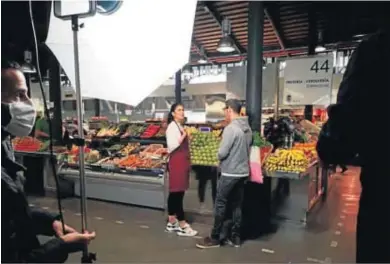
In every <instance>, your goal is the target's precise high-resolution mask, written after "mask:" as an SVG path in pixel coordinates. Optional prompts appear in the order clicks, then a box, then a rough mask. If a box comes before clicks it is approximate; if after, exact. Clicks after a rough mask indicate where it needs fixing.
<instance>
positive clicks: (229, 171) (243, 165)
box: [218, 117, 252, 177]
mask: <svg viewBox="0 0 390 264" xmlns="http://www.w3.org/2000/svg"><path fill="white" fill-rule="evenodd" d="M251 144H252V130H251V128H250V127H249V123H248V118H247V117H239V118H236V119H234V120H233V121H232V122H231V123H230V124H229V125H228V126H227V127H225V129H224V130H223V134H222V141H221V144H220V147H219V151H218V159H219V161H220V168H221V175H222V176H228V177H248V176H249V172H250V168H249V153H250V145H251Z"/></svg>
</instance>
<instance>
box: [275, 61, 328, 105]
mask: <svg viewBox="0 0 390 264" xmlns="http://www.w3.org/2000/svg"><path fill="white" fill-rule="evenodd" d="M332 76H333V56H316V57H309V58H299V59H291V60H287V61H286V67H285V68H284V89H283V104H284V105H329V104H330V100H331V92H332Z"/></svg>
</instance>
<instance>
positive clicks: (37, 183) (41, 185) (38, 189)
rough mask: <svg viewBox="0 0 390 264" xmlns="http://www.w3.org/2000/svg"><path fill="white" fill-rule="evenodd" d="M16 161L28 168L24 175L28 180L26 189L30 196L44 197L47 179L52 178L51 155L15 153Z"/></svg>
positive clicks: (45, 153)
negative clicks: (50, 174)
mask: <svg viewBox="0 0 390 264" xmlns="http://www.w3.org/2000/svg"><path fill="white" fill-rule="evenodd" d="M15 159H16V161H17V162H18V163H20V164H23V165H24V167H26V168H28V169H27V171H26V172H25V173H24V175H23V176H24V178H25V179H26V182H25V185H24V188H25V191H26V193H27V194H28V195H36V196H44V195H45V191H46V189H45V187H46V179H48V178H49V177H50V176H49V175H47V174H48V173H50V170H49V168H50V153H47V152H29V151H15Z"/></svg>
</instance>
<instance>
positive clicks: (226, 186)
mask: <svg viewBox="0 0 390 264" xmlns="http://www.w3.org/2000/svg"><path fill="white" fill-rule="evenodd" d="M226 111H227V116H228V119H229V121H230V124H229V125H228V126H227V127H226V128H225V129H224V131H223V134H222V141H221V145H220V148H219V151H218V159H219V161H220V169H221V178H220V179H219V182H218V187H217V197H216V200H215V208H214V214H215V215H214V226H213V228H212V230H211V235H210V237H206V238H205V239H203V240H202V241H200V242H199V243H197V244H196V246H197V247H198V248H213V247H219V246H220V245H221V244H224V243H225V242H226V243H227V244H229V245H232V246H235V247H239V246H240V245H241V206H242V201H243V197H244V186H245V182H246V180H247V178H248V176H249V172H250V167H249V153H250V145H251V143H252V130H251V128H250V126H249V123H248V119H247V117H241V116H240V112H241V103H240V102H239V101H238V100H235V99H231V100H228V101H226ZM228 207H230V208H231V212H232V222H233V225H232V228H231V232H229V233H230V234H229V233H228V234H226V235H227V237H226V238H225V237H221V232H222V229H223V226H224V222H225V221H226V220H228V219H226V216H227V213H228V209H227V208H228Z"/></svg>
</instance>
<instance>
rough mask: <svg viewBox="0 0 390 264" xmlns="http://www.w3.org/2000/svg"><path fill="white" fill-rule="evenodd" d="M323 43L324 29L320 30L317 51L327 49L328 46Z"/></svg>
mask: <svg viewBox="0 0 390 264" xmlns="http://www.w3.org/2000/svg"><path fill="white" fill-rule="evenodd" d="M323 43H324V38H323V35H322V31H319V32H318V45H317V47H316V48H315V52H324V51H326V48H325V46H324V45H323Z"/></svg>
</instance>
